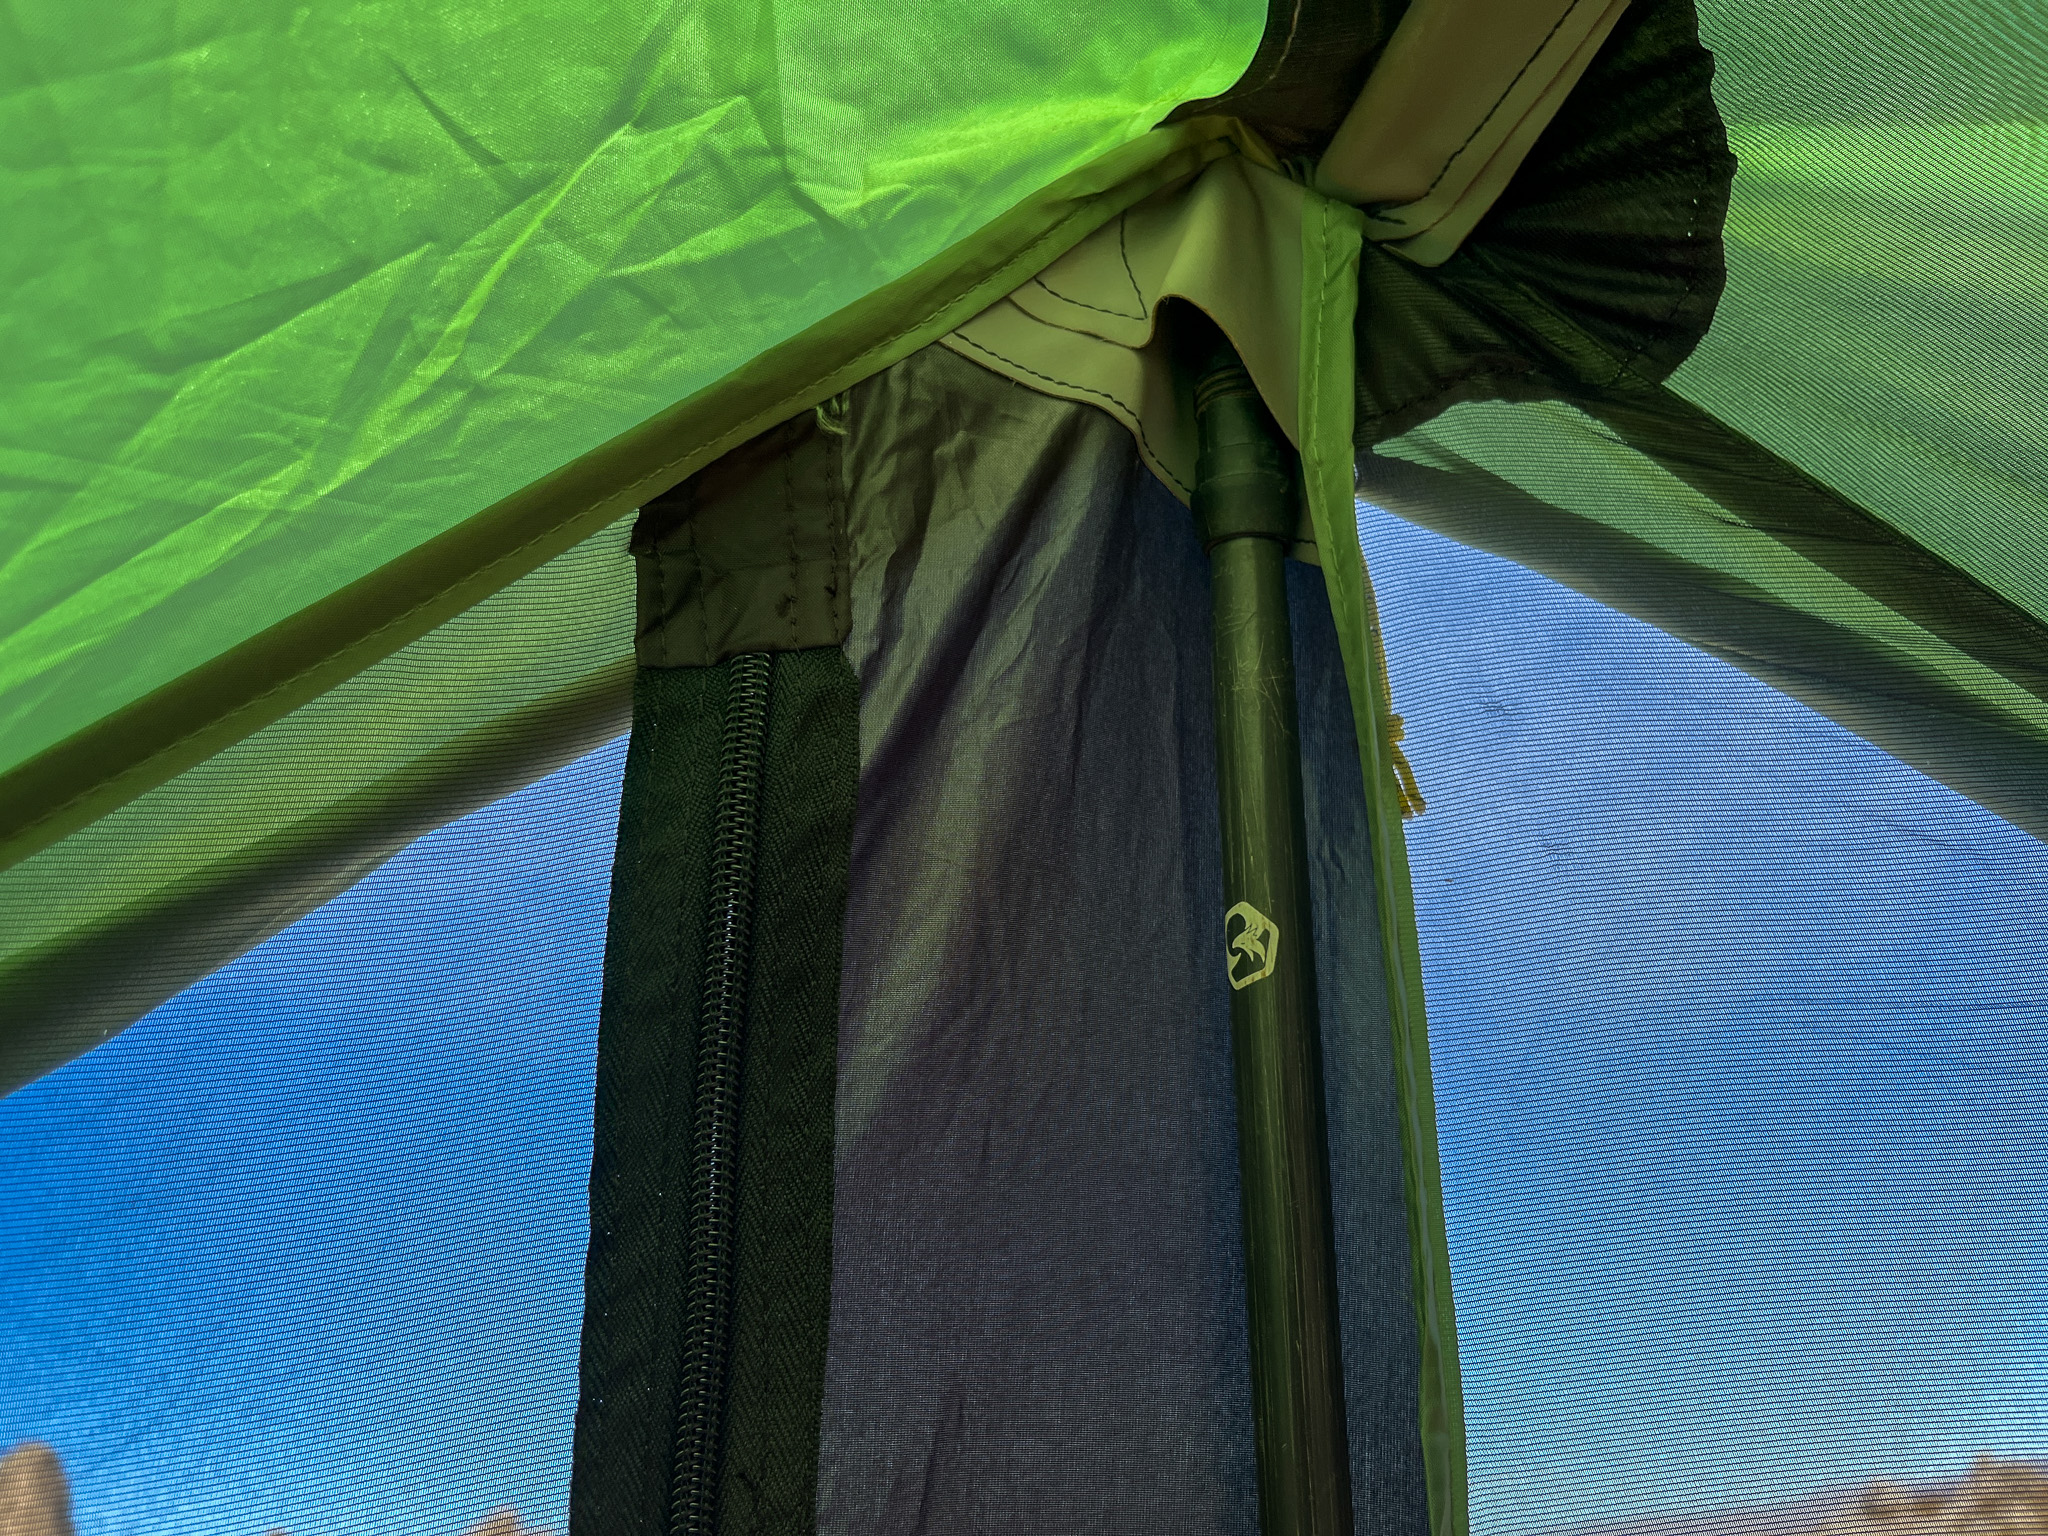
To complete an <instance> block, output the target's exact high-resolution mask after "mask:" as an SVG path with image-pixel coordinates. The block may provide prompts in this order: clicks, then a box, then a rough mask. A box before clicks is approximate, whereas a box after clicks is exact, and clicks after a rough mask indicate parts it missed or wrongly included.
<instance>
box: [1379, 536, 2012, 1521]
mask: <svg viewBox="0 0 2048 1536" xmlns="http://www.w3.org/2000/svg"><path fill="white" fill-rule="evenodd" d="M1360 527H1361V535H1362V538H1363V540H1364V543H1365V546H1366V551H1367V554H1368V557H1369V558H1370V559H1371V561H1372V568H1373V575H1374V579H1375V583H1376V586H1377V589H1378V594H1379V598H1380V603H1381V609H1382V615H1383V620H1384V625H1385V631H1386V637H1387V646H1388V651H1389V655H1390V663H1391V669H1392V678H1393V690H1394V700H1395V704H1396V707H1397V708H1399V709H1400V710H1401V711H1402V713H1403V714H1404V716H1405V717H1406V721H1407V737H1408V740H1407V750H1408V752H1409V755H1410V757H1411V759H1412V760H1413V762H1414V765H1415V768H1416V771H1417V773H1418V774H1419V775H1420V777H1421V782H1422V787H1423V789H1424V791H1425V793H1426V794H1427V795H1428V797H1429V803H1430V808H1429V811H1428V812H1427V814H1425V815H1424V816H1423V817H1422V818H1420V819H1419V820H1418V821H1416V822H1414V823H1412V824H1411V825H1410V828H1409V846H1410V849H1411V858H1412V861H1413V868H1414V877H1415V892H1416V903H1417V913H1418V920H1419V923H1420V929H1421V936H1422V950H1423V961H1424V973H1425V979H1426V983H1427V988H1428V997H1429V1008H1430V1022H1431V1050H1432V1054H1433V1058H1434V1063H1435V1071H1436V1082H1437V1089H1438V1124H1439V1128H1440V1133H1441V1136H1442V1145H1443V1159H1444V1182H1445V1198H1446V1203H1447V1210H1448V1220H1449V1228H1450V1241H1451V1256H1452V1266H1453V1277H1454V1286H1455V1291H1456V1297H1457V1307H1458V1323H1459V1344H1460V1351H1461V1358H1462V1363H1463V1370H1464V1382H1465V1403H1466V1417H1467V1427H1468V1432H1469V1437H1470V1458H1471V1487H1472V1511H1473V1529H1474V1531H1475V1532H1478V1533H1482V1536H1520V1533H1523V1532H1532V1531H1542V1530H1554V1529H1568V1530H1575V1531H1576V1530H1582V1529H1585V1528H1587V1527H1591V1526H1603V1525H1605V1526H1612V1527H1614V1528H1615V1529H1617V1530H1620V1531H1627V1532H1630V1533H1636V1532H1648V1531H1651V1530H1656V1531H1663V1532H1671V1531H1676V1530H1683V1531H1686V1532H1688V1533H1698V1536H1709V1533H1713V1536H1720V1533H1728V1536H1734V1533H1737V1532H1742V1533H1754V1532H1758V1531H1763V1530H1777V1531H1786V1532H1791V1531H1812V1530H1817V1529H1820V1528H1821V1527H1822V1526H1824V1525H1825V1524H1826V1523H1827V1522H1828V1521H1829V1520H1835V1521H1838V1522H1842V1523H1838V1524H1837V1525H1835V1526H1834V1527H1833V1529H1834V1530H1835V1531H1836V1532H1840V1533H1848V1532H1851V1531H1855V1532H1863V1531H1866V1530H1867V1531H1869V1532H1871V1533H1877V1532H1895V1533H1901V1536H1903V1533H1907V1532H1911V1533H1914V1536H1919V1533H1921V1532H1924V1531H1927V1530H1930V1529H1934V1528H1935V1525H1934V1523H1933V1522H1934V1521H1935V1520H1936V1518H1937V1516H1940V1515H1941V1514H1942V1511H1943V1509H1944V1508H1948V1507H1949V1506H1948V1505H1945V1504H1943V1503H1941V1502H1940V1501H1941V1500H1944V1499H1948V1500H1950V1501H1951V1503H1953V1504H1954V1508H1953V1509H1951V1510H1950V1513H1951V1515H1954V1514H1957V1513H1960V1511H1961V1510H1962V1507H1963V1505H1964V1504H1967V1503H1968V1501H1969V1500H1971V1499H1977V1500H1978V1501H1979V1503H1980V1504H1982V1505H1983V1506H1984V1508H1981V1509H1977V1506H1975V1505H1972V1506H1971V1507H1972V1508H1973V1509H1977V1513H1978V1514H1979V1515H1980V1516H1983V1517H1984V1518H1990V1515H1988V1514H1986V1513H1985V1511H1986V1510H1988V1509H1991V1507H1992V1506H1994V1505H1999V1504H2000V1501H2004V1502H2003V1506H2002V1510H1999V1511H1994V1513H1998V1514H1999V1518H2004V1519H2009V1520H2011V1521H2013V1522H2014V1523H2011V1524H2007V1525H2003V1526H1985V1527H1983V1528H1985V1529H2002V1530H2011V1531H2022V1530H2025V1531H2033V1530H2039V1529H2042V1528H2043V1527H2044V1524H2048V1498H2044V1497H2043V1495H2044V1494H2048V1480H2043V1478H2042V1475H2041V1474H2042V1473H2043V1472H2048V1409H2044V1407H2043V1404H2044V1402H2048V1392H2044V1389H2048V1335H2044V1331H2043V1329H2042V1323H2041V1320H2042V1316H2043V1304H2044V1301H2048V1285H2044V1282H2043V1280H2042V1274H2043V1261H2044V1259H2048V1207H2044V1204H2043V1200H2042V1196H2041V1177H2042V1174H2043V1172H2044V1166H2048V1138H2044V1134H2043V1126H2044V1112H2048V848H2044V847H2043V846H2042V844H2041V843H2039V842H2037V841H2036V840H2034V839H2033V838H2031V837H2028V836H2026V835H2025V834H2023V833H2021V832H2019V831H2018V830H2016V829H2015V828H2014V827H2012V826H2011V825H2009V824H2007V823H2005V822H2003V821H2001V820H1999V819H1998V818H1997V817H1995V816H1993V815H1992V814H1990V813H1989V812H1987V811H1985V810H1983V809H1981V808H1980V807H1978V806H1976V805H1973V804H1972V803H1970V802H1969V801H1967V800H1964V799H1963V798H1961V797H1960V796H1958V795H1956V794H1954V793H1953V792H1952V791H1950V790H1947V789H1945V788H1943V787H1941V786H1940V785H1938V784H1936V783H1934V782H1933V781H1932V780H1929V779H1927V778H1924V777H1922V776H1921V775H1919V774H1918V773H1916V772H1914V771H1913V770H1911V769H1909V768H1906V767H1904V766H1903V765H1902V764H1900V763H1899V762H1898V761H1896V760H1895V759H1892V758H1890V757H1888V756H1886V755H1885V754H1884V753H1883V752H1881V751H1879V750H1878V749H1876V748H1875V747H1872V746H1870V745H1868V744H1867V743H1865V742H1863V741H1861V740H1859V739H1857V738H1856V737H1854V736H1852V735H1850V734H1849V733H1847V732H1846V731H1844V730H1843V729H1841V728H1840V727H1838V726H1836V725H1834V724H1832V723H1830V722H1828V721H1826V720H1824V719H1823V718H1821V717H1820V716H1818V715H1816V714H1814V713H1813V712H1811V711H1810V710H1808V709H1807V708H1806V707H1805V706H1803V705H1800V704H1797V703H1795V702H1793V701H1791V700H1790V699H1788V698H1786V697H1785V696H1783V695H1782V694H1779V693H1776V692H1774V691H1772V690H1771V689H1769V688H1767V687H1765V686H1764V685H1763V684H1761V683H1758V682H1756V681H1754V680H1752V679H1750V678H1748V677H1745V676H1744V675H1742V674H1741V673H1740V672H1738V671H1736V670H1735V669H1734V668H1733V667H1731V666H1728V665H1727V664H1725V663H1723V662H1721V661H1718V660H1715V659H1713V658H1710V657H1708V656H1706V655H1705V654H1703V653H1701V652H1698V651H1694V650H1692V649H1690V648H1689V647H1687V646H1686V645H1684V644H1682V643H1681V642H1679V641H1677V640H1674V639H1672V638H1670V637H1668V636H1666V635H1663V634H1660V633H1659V632H1657V631H1655V630H1653V629H1651V628H1649V627H1648V626H1646V625H1643V624H1640V623H1638V622H1636V621H1635V620H1632V619H1628V618H1625V617H1622V616H1621V615H1619V614H1617V613H1615V612H1613V611H1612V610H1610V609H1607V608H1604V607H1602V606H1600V605H1598V604H1596V603H1593V602H1591V601H1589V600H1587V599H1585V598H1583V597H1580V596H1577V595H1576V594H1573V593H1571V592H1568V591H1566V590H1565V589H1563V588H1561V587H1558V586H1555V585H1553V584H1552V583H1551V582H1549V581H1547V580H1545V579H1544V578H1542V577H1540V576H1536V575H1534V574H1532V573H1530V572H1528V571H1525V570H1522V569H1520V568H1518V567H1515V566H1513V565H1511V564H1509V563H1507V562H1505V561H1502V560H1499V559H1497V558H1495V557H1492V556H1490V555H1485V554H1480V553H1477V552H1475V551H1473V550H1470V549H1467V548H1465V547H1463V546H1460V545H1457V544H1454V543H1452V542H1450V541H1449V540H1447V539H1444V538H1442V537H1440V536H1439V535H1436V534H1434V533H1428V532H1424V531H1422V530H1421V529H1418V528H1415V527H1412V526H1409V525H1408V524H1405V523H1402V522H1399V521H1397V520H1396V519H1394V518H1392V517H1390V516H1388V515H1386V514H1384V513H1381V512H1379V511H1377V510H1375V509H1370V508H1367V509H1366V510H1365V511H1364V514H1363V516H1362V519H1361V524H1360ZM1979 1457H1990V1458H1992V1463H1990V1464H1987V1465H1984V1466H1981V1467H1979V1468H1978V1470H1977V1472H1976V1473H1975V1475H1974V1479H1973V1480H1972V1481H1970V1482H1969V1483H1967V1484H1966V1485H1965V1486H1964V1487H1963V1488H1962V1490H1961V1492H1960V1493H1956V1492H1955V1491H1954V1490H1951V1489H1949V1488H1946V1487H1944V1486H1941V1485H1943V1484H1944V1483H1950V1482H1954V1481H1955V1480H1957V1479H1961V1478H1964V1477H1966V1476H1967V1475H1969V1474H1971V1469H1972V1466H1973V1463H1974V1462H1976V1460H1977V1458H1979ZM2030 1459H2031V1460H2034V1461H2038V1462H2040V1463H2041V1464H2042V1466H2041V1468H2040V1469H2039V1470H2035V1469H2031V1468H2029V1467H2028V1466H2027V1465H2026V1463H2028V1462H2029V1461H2030ZM2014 1464H2018V1465H2014ZM2001 1480H2002V1481H2001ZM1877 1481H1889V1482H1893V1483H1897V1484H1902V1485H1906V1486H1907V1487H1908V1488H1909V1489H1912V1490H1914V1491H1915V1492H1916V1493H1917V1494H1918V1496H1920V1497H1921V1498H1922V1500H1923V1502H1922V1503H1921V1504H1920V1505H1918V1506H1916V1505H1914V1504H1913V1502H1912V1500H1911V1499H1910V1498H1907V1497H1899V1496H1894V1495H1890V1494H1883V1493H1879V1494H1877V1495H1874V1496H1869V1497H1866V1494H1867V1490H1868V1485H1870V1484H1872V1483H1873V1482H1877ZM1923 1485H1924V1486H1923ZM1987 1490H1988V1491H1987ZM1929 1500H1932V1501H1935V1502H1931V1503H1930V1502H1925V1501H1929ZM1958 1501H1959V1502H1958ZM2030 1501H2031V1502H2030ZM1865 1505H1868V1509H1865V1507H1864V1506H1865ZM1729 1511H1736V1512H1739V1513H1737V1514H1733V1515H1727V1516H1726V1518H1713V1519H1706V1518H1704V1517H1707V1516H1716V1515H1721V1514H1724V1513H1725V1512H1729ZM1652 1517H1687V1518H1685V1519H1683V1520H1681V1521H1680V1523H1678V1524H1675V1525H1674V1524H1670V1523H1664V1524H1656V1523H1653V1518H1652ZM1691 1517H1702V1518H1701V1519H1699V1520H1694V1519H1693V1518H1691ZM1859 1522H1860V1523H1859ZM1940 1528H1942V1529H1947V1528H1949V1527H1947V1526H1942V1527H1940ZM1957 1528H1961V1527H1960V1526H1958V1527H1957ZM1971 1528H1972V1529H1975V1528H1977V1527H1971Z"/></svg>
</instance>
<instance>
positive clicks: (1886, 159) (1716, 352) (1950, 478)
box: [1672, 0, 2048, 618]
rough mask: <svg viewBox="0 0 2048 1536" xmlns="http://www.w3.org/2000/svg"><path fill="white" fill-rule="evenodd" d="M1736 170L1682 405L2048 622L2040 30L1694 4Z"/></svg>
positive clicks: (1680, 378) (2045, 82)
mask: <svg viewBox="0 0 2048 1536" xmlns="http://www.w3.org/2000/svg"><path fill="white" fill-rule="evenodd" d="M1700 30H1701V35H1702V37H1703V39H1704V40H1705V41H1706V43H1707V44H1708V46H1709V47H1711V48H1712V49H1713V50H1714V51H1715V55H1716V58H1717V60H1718V63H1717V68H1716V72H1715V94H1716V97H1717V98H1718V100H1719V102H1720V104H1721V109H1722V113H1723V115H1724V117H1725V118H1726V119H1727V122H1728V129H1729V138H1730V141H1731V142H1732V144H1733V146H1734V148H1735V151H1736V154H1737V156H1738V157H1739V160H1740V162H1741V166H1740V170H1739V171H1738V172H1737V175H1736V182H1735V195H1734V199H1733V202H1732V204H1731V206H1730V209H1729V215H1728V222H1727V226H1726V231H1725V236H1724V238H1725V241H1726V247H1727V259H1728V272H1729V280H1728V288H1727V291H1726V293H1725V294H1724V296H1723V298H1722V301H1721V307H1720V311H1719V313H1718V314H1717V316H1716V317H1715V320H1714V325H1713V328H1712V330H1710V331H1709V332H1708V333H1707V338H1706V340H1705V341H1704V342H1703V343H1702V344H1701V345H1700V348H1699V350H1698V351H1697V352H1696V353H1695V354H1694V355H1693V357H1692V359H1691V360H1690V361H1689V362H1688V363H1686V365H1685V366H1684V367H1682V368H1681V369H1680V370H1679V371H1678V372H1677V373H1676V374H1675V375H1674V376H1673V378H1672V385H1673V387H1674V388H1675V389H1677V390H1678V391H1679V392H1680V393H1681V394H1683V395H1684V396H1686V397H1687V398H1688V399H1690V400H1692V401H1694V402H1695V403H1697V404H1699V405H1701V406H1704V407H1705V408H1706V409H1708V410H1710V411H1712V412H1714V413H1715V414H1716V415H1718V416H1720V417H1721V418H1722V419H1723V420H1725V421H1727V422H1729V423H1731V424H1732V425H1734V426H1736V427H1738V428H1739V429H1741V430H1742V431H1743V432H1745V433H1747V434H1748V435H1749V436H1751V437H1753V438H1755V439H1756V440H1757V441H1759V442H1761V443H1762V444H1764V445H1765V446H1766V447H1768V448H1770V449H1772V450H1773V451H1774V452H1776V453H1778V454H1781V455H1782V456H1784V457H1785V458H1787V459H1790V460H1791V461H1793V462H1794V463H1796V464H1798V465H1799V466H1800V467H1801V468H1802V469H1804V470H1806V471H1807V472H1809V473H1810V474H1813V475H1816V476H1818V477H1819V478H1820V479H1822V480H1824V481H1826V482H1827V483H1828V484H1829V485H1831V486H1833V487H1834V488H1835V489H1836V490H1838V491H1840V492H1842V493H1843V494H1844V495H1847V496H1849V497H1850V498H1852V499H1853V500H1855V501H1857V502H1860V503H1861V504H1862V505H1863V506H1865V507H1868V508H1869V509H1870V510H1872V511H1873V512H1875V513H1877V514H1878V515H1879V516H1880V517H1882V518H1884V519H1885V520H1886V521H1887V522H1890V523H1891V524H1893V525H1894V526H1895V527H1898V528H1900V529H1902V530H1904V531H1905V532H1907V533H1909V534H1911V535H1912V536H1913V537H1914V538H1915V539H1917V540H1918V541H1919V542H1920V543H1922V544H1923V545H1925V546H1927V547H1928V548H1930V549H1932V550H1933V551H1935V552H1936V553H1937V554H1940V555H1942V556H1943V557H1945V558H1947V559H1948V560H1951V561H1953V562H1954V563H1955V564H1957V565H1958V566H1960V567H1962V568H1963V569H1964V570H1966V571H1968V572H1970V573H1971V574H1972V575H1974V576H1975V577H1977V579H1978V580H1980V581H1982V582H1983V583H1985V584H1986V585H1987V586H1990V587H1992V588H1994V589H1995V590H1997V591H1999V592H2001V593H2002V594H2004V595H2005V596H2006V597H2008V598H2010V599H2012V600H2013V601H2014V602H2016V603H2017V604H2019V605H2020V606H2021V607H2023V608H2026V609H2027V610H2029V611H2030V612H2032V613H2033V614H2034V615H2035V616H2037V617H2041V618H2048V558H2044V556H2048V410H2044V409H2043V408H2042V387H2041V386H2042V374H2043V359H2044V358H2048V259H2044V256H2043V253H2044V252H2048V10H2044V9H2043V8H2042V7H2040V6H2039V5H2037V4H2033V3H2030V0H1974V3H1966V4H1954V3H1947V0H1908V3H1904V4H1898V5H1887V6H1884V7H1881V8H1878V9H1875V10H1873V9H1872V8H1870V7H1867V6H1854V7H1852V6H1849V5H1847V4H1844V3H1842V0H1701V4H1700Z"/></svg>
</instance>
